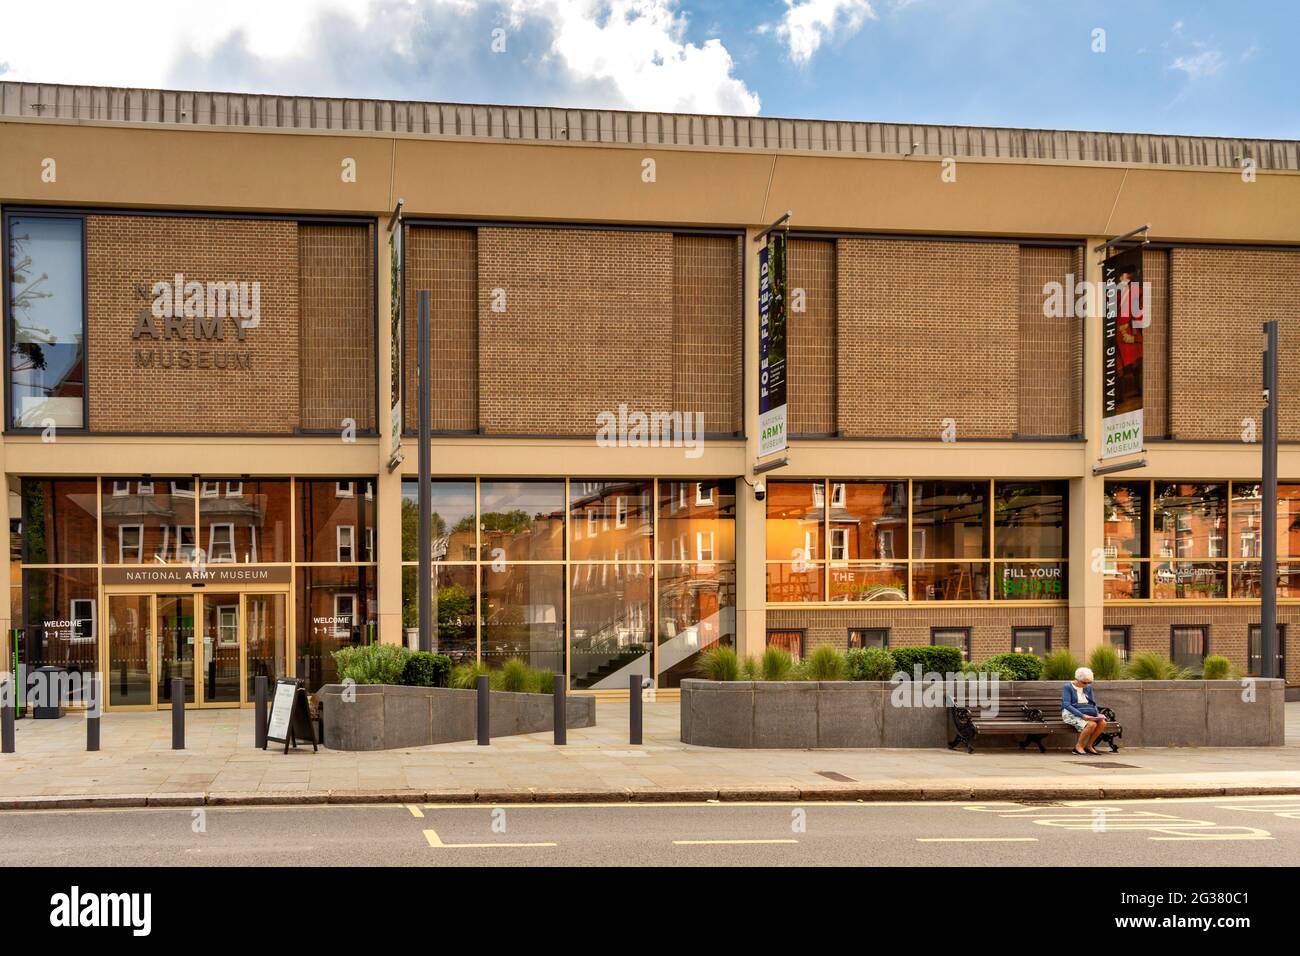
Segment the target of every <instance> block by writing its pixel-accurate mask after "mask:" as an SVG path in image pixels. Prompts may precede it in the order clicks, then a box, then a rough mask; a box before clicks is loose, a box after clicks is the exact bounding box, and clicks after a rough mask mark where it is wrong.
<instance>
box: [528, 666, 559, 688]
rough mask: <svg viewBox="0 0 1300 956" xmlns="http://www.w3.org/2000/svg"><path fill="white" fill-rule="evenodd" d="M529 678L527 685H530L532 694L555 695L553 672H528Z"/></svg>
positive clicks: (542, 670)
mask: <svg viewBox="0 0 1300 956" xmlns="http://www.w3.org/2000/svg"><path fill="white" fill-rule="evenodd" d="M529 677H530V680H529V683H530V684H531V685H532V690H533V693H534V694H554V693H555V671H553V670H549V669H547V668H543V669H541V670H535V671H529Z"/></svg>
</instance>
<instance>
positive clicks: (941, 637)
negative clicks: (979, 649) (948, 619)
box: [930, 627, 970, 660]
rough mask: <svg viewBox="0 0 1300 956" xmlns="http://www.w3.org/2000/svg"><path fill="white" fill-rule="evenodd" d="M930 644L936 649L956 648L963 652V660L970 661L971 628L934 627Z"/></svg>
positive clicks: (931, 629)
mask: <svg viewBox="0 0 1300 956" xmlns="http://www.w3.org/2000/svg"><path fill="white" fill-rule="evenodd" d="M930 643H931V644H933V645H934V646H935V647H955V648H958V649H959V650H960V651H961V656H962V660H970V628H969V627H932V628H930Z"/></svg>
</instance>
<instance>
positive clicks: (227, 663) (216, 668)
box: [199, 594, 242, 704]
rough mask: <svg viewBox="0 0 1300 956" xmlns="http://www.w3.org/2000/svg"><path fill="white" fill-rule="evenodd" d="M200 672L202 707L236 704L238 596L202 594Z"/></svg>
mask: <svg viewBox="0 0 1300 956" xmlns="http://www.w3.org/2000/svg"><path fill="white" fill-rule="evenodd" d="M199 600H200V602H201V603H202V605H203V658H202V665H203V670H202V672H201V673H200V675H199V677H200V680H201V683H202V685H203V686H202V688H201V692H200V696H201V698H202V701H201V702H202V703H204V704H238V703H239V702H240V696H239V688H240V684H241V681H240V669H241V664H240V658H241V656H242V655H241V654H240V629H239V618H240V614H239V595H238V594H204V595H203V596H202V597H200V598H199Z"/></svg>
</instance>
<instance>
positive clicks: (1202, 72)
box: [1169, 50, 1223, 80]
mask: <svg viewBox="0 0 1300 956" xmlns="http://www.w3.org/2000/svg"><path fill="white" fill-rule="evenodd" d="M1169 69H1171V70H1179V71H1181V72H1183V73H1186V74H1187V78H1188V79H1190V80H1199V79H1202V78H1204V77H1207V76H1214V75H1215V74H1216V73H1218V72H1219V71H1220V70H1221V69H1223V54H1222V53H1220V52H1219V51H1218V50H1202V51H1201V52H1200V53H1195V54H1193V55H1191V56H1178V57H1175V58H1174V62H1172V63H1170V64H1169Z"/></svg>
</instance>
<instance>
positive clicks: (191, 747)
mask: <svg viewBox="0 0 1300 956" xmlns="http://www.w3.org/2000/svg"><path fill="white" fill-rule="evenodd" d="M596 712H597V718H598V724H597V725H596V726H595V727H591V728H587V729H584V730H570V731H569V744H568V746H567V747H555V746H553V745H552V743H551V735H550V734H549V733H546V734H529V735H523V736H517V737H498V738H495V739H494V740H493V742H492V746H491V747H479V746H476V745H475V744H474V743H473V742H468V743H456V744H440V745H438V746H433V747H419V748H414V749H410V750H393V751H382V752H377V753H345V752H342V751H331V750H324V749H323V750H321V751H320V752H319V753H312V751H311V748H310V747H308V748H307V749H306V750H299V751H291V752H290V753H289V754H287V755H286V754H284V753H282V752H281V749H280V748H276V747H275V746H274V745H272V749H270V750H267V751H260V750H255V749H253V746H252V741H253V713H252V711H251V710H242V711H239V710H215V711H214V710H208V711H190V712H189V713H187V715H186V744H187V749H186V750H184V751H173V750H171V749H170V748H171V726H170V714H169V713H166V712H159V713H156V714H154V713H146V714H140V713H130V714H109V715H106V716H105V717H104V719H103V725H102V741H101V749H100V751H99V752H98V753H86V751H85V720H84V718H82V717H81V716H80V715H79V714H70V715H68V716H67V717H64V718H63V719H61V720H50V721H34V720H21V721H19V722H18V725H17V726H18V734H17V741H18V745H17V750H18V752H17V753H16V754H5V755H0V809H20V808H28V809H36V808H42V807H58V806H68V807H74V806H146V805H157V806H163V805H186V806H188V805H200V804H204V803H208V804H214V805H215V804H264V803H363V802H392V801H400V802H421V803H423V802H434V803H436V802H475V801H476V802H483V803H506V802H521V801H540V800H547V801H556V800H561V801H563V800H572V801H696V800H921V799H940V800H943V799H956V800H998V799H1036V800H1058V799H1074V800H1079V799H1099V798H1125V797H1127V798H1144V797H1153V796H1196V795H1205V796H1214V795H1221V794H1225V793H1227V794H1245V793H1300V703H1291V704H1287V705H1286V714H1287V745H1286V746H1284V747H1271V748H1199V749H1180V748H1147V749H1142V748H1132V749H1128V748H1126V749H1123V750H1121V752H1120V753H1118V754H1114V755H1106V756H1102V757H1091V758H1087V759H1083V758H1077V757H1071V756H1068V755H1066V754H1063V753H1048V754H1045V755H1044V754H1039V753H1037V752H1024V751H1019V750H1011V751H1007V750H998V751H985V752H977V753H975V754H973V755H971V754H966V753H962V752H951V751H948V750H946V749H943V748H936V749H932V750H818V751H810V750H719V749H714V748H709V747H693V746H688V745H686V744H683V743H681V741H680V740H679V739H678V705H677V703H676V702H673V703H658V704H649V705H647V707H646V721H645V744H644V745H643V746H641V747H632V746H630V745H629V744H628V742H627V739H628V738H627V705H626V704H616V703H607V702H603V701H602V702H600V703H599V704H598V705H597V708H596Z"/></svg>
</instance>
